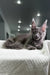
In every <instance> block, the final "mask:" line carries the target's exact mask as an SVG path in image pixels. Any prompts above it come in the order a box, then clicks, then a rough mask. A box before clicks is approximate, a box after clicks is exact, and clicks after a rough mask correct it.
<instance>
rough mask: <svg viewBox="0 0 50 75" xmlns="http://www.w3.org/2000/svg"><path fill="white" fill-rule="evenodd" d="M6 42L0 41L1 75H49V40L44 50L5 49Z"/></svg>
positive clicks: (45, 42) (45, 43)
mask: <svg viewBox="0 0 50 75" xmlns="http://www.w3.org/2000/svg"><path fill="white" fill-rule="evenodd" d="M4 42H5V41H2V40H1V41H0V75H48V68H49V49H48V41H44V46H43V49H42V50H26V49H22V50H15V49H12V50H11V49H3V48H2V44H3V43H4Z"/></svg>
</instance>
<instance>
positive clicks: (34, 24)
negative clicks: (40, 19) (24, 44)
mask: <svg viewBox="0 0 50 75" xmlns="http://www.w3.org/2000/svg"><path fill="white" fill-rule="evenodd" d="M34 28H36V23H35V20H34V18H33V19H32V29H34Z"/></svg>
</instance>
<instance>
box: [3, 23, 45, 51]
mask: <svg viewBox="0 0 50 75" xmlns="http://www.w3.org/2000/svg"><path fill="white" fill-rule="evenodd" d="M33 23H34V22H33ZM45 35H46V29H45V31H42V29H41V27H36V26H35V25H34V27H32V28H31V31H30V32H29V34H25V35H19V36H17V37H15V38H11V39H8V40H7V41H6V42H5V43H4V45H3V46H4V48H8V49H22V48H26V49H29V50H33V49H42V48H43V40H44V39H45Z"/></svg>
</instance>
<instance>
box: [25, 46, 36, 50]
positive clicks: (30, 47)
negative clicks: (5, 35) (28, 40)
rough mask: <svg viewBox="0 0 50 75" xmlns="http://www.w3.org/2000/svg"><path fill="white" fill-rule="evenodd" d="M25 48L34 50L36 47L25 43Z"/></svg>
mask: <svg viewBox="0 0 50 75" xmlns="http://www.w3.org/2000/svg"><path fill="white" fill-rule="evenodd" d="M25 48H26V49H28V50H35V49H36V47H34V46H32V45H27V46H26V47H25Z"/></svg>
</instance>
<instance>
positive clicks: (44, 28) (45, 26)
mask: <svg viewBox="0 0 50 75" xmlns="http://www.w3.org/2000/svg"><path fill="white" fill-rule="evenodd" d="M47 21H48V20H47V19H46V20H45V22H44V23H43V25H42V27H41V30H42V31H43V32H44V31H45V30H46V28H47Z"/></svg>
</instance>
